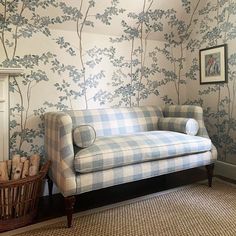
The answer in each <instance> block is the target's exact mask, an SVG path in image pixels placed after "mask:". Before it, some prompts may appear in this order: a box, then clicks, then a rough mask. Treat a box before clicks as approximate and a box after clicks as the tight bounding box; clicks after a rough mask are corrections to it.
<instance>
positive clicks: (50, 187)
mask: <svg viewBox="0 0 236 236" xmlns="http://www.w3.org/2000/svg"><path fill="white" fill-rule="evenodd" d="M47 180H48V193H49V196H50V198H52V190H53V181H52V180H51V178H50V177H49V176H47Z"/></svg>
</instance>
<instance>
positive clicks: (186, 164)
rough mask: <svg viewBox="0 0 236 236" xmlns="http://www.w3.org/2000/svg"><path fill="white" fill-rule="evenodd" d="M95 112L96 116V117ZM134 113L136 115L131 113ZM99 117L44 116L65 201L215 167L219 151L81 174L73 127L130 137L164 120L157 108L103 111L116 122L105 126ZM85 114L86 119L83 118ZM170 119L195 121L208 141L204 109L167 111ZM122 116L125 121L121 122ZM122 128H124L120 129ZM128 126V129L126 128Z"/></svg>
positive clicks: (49, 150) (48, 149)
mask: <svg viewBox="0 0 236 236" xmlns="http://www.w3.org/2000/svg"><path fill="white" fill-rule="evenodd" d="M93 111H94V112H95V114H94V116H93ZM132 111H133V112H134V111H137V112H134V113H132ZM150 111H151V112H150ZM117 112H118V113H122V114H125V115H123V118H121V115H117V117H116V116H114V114H116V113H117ZM123 112H124V113H123ZM130 112H131V113H132V115H131V114H130ZM98 113H99V111H98V110H87V111H78V112H77V111H73V112H72V111H70V112H49V113H46V114H45V150H46V157H47V158H48V159H50V160H51V161H52V165H51V172H50V175H51V177H52V179H53V181H54V182H55V183H56V185H57V186H58V188H59V190H60V192H61V193H62V194H63V195H64V196H65V197H66V196H71V195H74V194H78V193H83V192H88V191H92V190H95V189H100V188H105V187H109V186H113V185H116V184H122V183H126V182H131V181H136V180H140V179H144V178H149V177H153V176H158V175H162V174H167V173H171V172H175V171H180V170H184V169H189V168H194V167H197V166H203V165H207V164H210V163H213V162H214V161H215V160H216V157H217V151H216V149H214V148H213V149H212V151H211V152H209V151H207V152H203V153H198V154H191V155H185V156H180V157H174V158H168V159H163V160H156V161H147V162H143V163H138V164H132V165H127V166H122V167H117V168H112V169H108V170H103V171H96V172H90V173H85V174H78V173H76V172H75V170H74V148H73V140H72V130H73V128H74V127H76V126H78V125H82V124H85V122H87V121H88V123H89V124H91V125H92V126H93V127H94V126H95V129H96V132H97V134H99V135H100V136H107V135H119V134H129V133H132V132H145V131H152V130H156V129H157V121H158V117H162V112H161V110H160V108H156V112H155V108H153V107H148V106H147V107H140V108H133V109H131V110H130V108H120V109H111V108H110V109H102V110H101V112H100V113H101V114H107V113H109V114H110V113H113V115H112V116H109V117H113V118H111V120H109V119H108V120H107V121H106V122H103V121H102V118H100V117H99V115H97V114H98ZM148 113H149V114H151V115H150V116H151V117H152V118H150V117H149V118H145V117H144V116H145V115H144V114H148ZM154 113H156V116H157V117H153V116H152V114H154ZM73 114H74V115H73ZM78 114H79V115H78ZM83 114H84V116H85V117H86V118H85V117H84V118H82V117H83ZM139 115H141V118H140V119H141V120H142V122H141V124H140V123H139V121H138V120H139ZM168 115H169V116H172V117H190V118H194V119H196V120H197V121H198V123H199V127H200V128H199V131H198V136H202V137H206V138H208V134H207V131H206V129H205V126H204V122H203V117H202V109H201V108H199V107H194V106H170V107H169V108H168V107H166V108H164V116H168ZM77 116H78V117H77ZM119 116H120V119H121V120H122V121H121V120H119V119H118V117H119ZM135 116H137V117H136V119H133V118H130V117H135ZM88 117H90V118H88ZM115 117H116V119H115ZM126 117H129V119H128V121H127V122H126V120H125V118H126ZM89 119H90V120H89ZM117 119H118V120H117ZM72 120H73V122H72ZM146 120H149V121H146ZM145 121H146V122H148V124H147V123H145ZM78 122H79V123H78ZM80 122H81V123H80ZM113 123H114V124H113ZM106 124H107V125H106ZM132 124H133V125H134V127H133V126H132ZM152 124H153V125H152ZM119 125H121V127H123V128H121V129H120V128H119ZM126 125H127V127H124V126H126ZM130 126H131V127H130ZM108 127H109V128H110V129H112V131H108V130H107V128H108ZM103 128H105V131H103ZM119 132H120V133H119ZM102 134H103V135H102Z"/></svg>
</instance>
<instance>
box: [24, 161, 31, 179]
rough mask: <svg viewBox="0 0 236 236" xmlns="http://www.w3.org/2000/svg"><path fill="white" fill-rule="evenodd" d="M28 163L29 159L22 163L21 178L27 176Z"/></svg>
mask: <svg viewBox="0 0 236 236" xmlns="http://www.w3.org/2000/svg"><path fill="white" fill-rule="evenodd" d="M29 165H30V161H29V160H26V161H25V162H24V164H23V171H22V178H26V177H28V176H29Z"/></svg>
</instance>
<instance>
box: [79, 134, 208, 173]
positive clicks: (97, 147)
mask: <svg viewBox="0 0 236 236" xmlns="http://www.w3.org/2000/svg"><path fill="white" fill-rule="evenodd" d="M209 150H211V140H210V139H207V138H202V137H195V136H190V137H189V136H187V135H185V134H181V133H176V132H171V131H149V132H142V133H137V134H135V135H133V134H132V135H122V136H108V137H101V138H97V140H96V142H95V143H94V144H93V145H91V146H90V147H88V148H86V149H83V150H80V151H79V152H78V153H77V154H76V155H75V170H76V171H77V172H80V173H89V172H93V171H101V170H105V169H110V168H114V167H119V166H125V165H130V164H136V163H141V162H146V161H154V160H159V159H165V158H170V157H174V156H182V155H187V154H194V153H199V152H205V151H209Z"/></svg>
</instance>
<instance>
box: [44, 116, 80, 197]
mask: <svg viewBox="0 0 236 236" xmlns="http://www.w3.org/2000/svg"><path fill="white" fill-rule="evenodd" d="M44 118H45V142H44V143H45V152H46V158H48V159H49V160H51V163H52V164H51V169H50V175H51V177H52V179H53V181H54V182H55V184H56V185H57V187H58V188H59V190H60V192H61V193H62V194H63V195H64V196H65V197H66V196H70V195H73V194H75V193H76V176H75V171H74V149H73V140H72V120H71V117H70V116H69V115H68V114H66V113H64V112H48V113H46V114H45V116H44Z"/></svg>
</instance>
